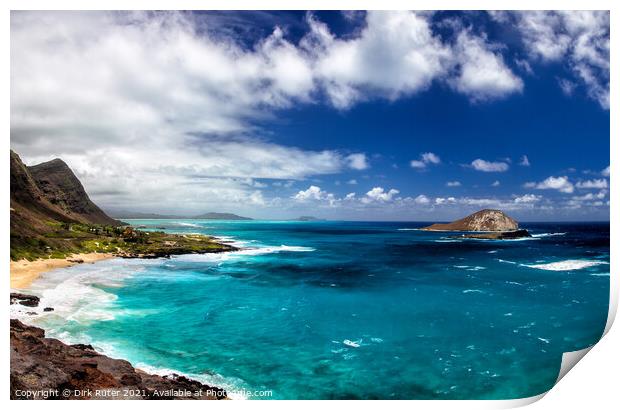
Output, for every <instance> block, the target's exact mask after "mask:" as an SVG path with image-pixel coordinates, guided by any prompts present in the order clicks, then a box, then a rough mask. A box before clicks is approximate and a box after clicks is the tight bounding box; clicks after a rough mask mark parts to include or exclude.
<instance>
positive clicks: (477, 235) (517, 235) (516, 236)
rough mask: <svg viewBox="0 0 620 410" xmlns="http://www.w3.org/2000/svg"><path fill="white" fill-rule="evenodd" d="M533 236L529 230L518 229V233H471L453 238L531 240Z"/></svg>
mask: <svg viewBox="0 0 620 410" xmlns="http://www.w3.org/2000/svg"><path fill="white" fill-rule="evenodd" d="M531 236H532V235H530V233H529V232H528V231H527V229H517V230H516V231H508V232H487V233H470V234H464V235H461V236H454V237H453V238H470V239H519V238H530V237H531Z"/></svg>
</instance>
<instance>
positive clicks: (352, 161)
mask: <svg viewBox="0 0 620 410" xmlns="http://www.w3.org/2000/svg"><path fill="white" fill-rule="evenodd" d="M346 159H347V161H348V163H349V167H350V168H352V169H355V170H364V169H367V168H368V160H367V159H366V154H351V155H349V156H347V158H346Z"/></svg>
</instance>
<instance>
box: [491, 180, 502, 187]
mask: <svg viewBox="0 0 620 410" xmlns="http://www.w3.org/2000/svg"><path fill="white" fill-rule="evenodd" d="M500 185H501V183H500V182H499V181H497V180H495V181H493V183H492V184H491V186H492V187H498V186H500Z"/></svg>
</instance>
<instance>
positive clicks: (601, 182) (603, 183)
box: [576, 179, 608, 189]
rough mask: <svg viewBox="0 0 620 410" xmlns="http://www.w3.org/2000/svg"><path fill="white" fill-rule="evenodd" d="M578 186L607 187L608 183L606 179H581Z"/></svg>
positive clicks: (588, 187)
mask: <svg viewBox="0 0 620 410" xmlns="http://www.w3.org/2000/svg"><path fill="white" fill-rule="evenodd" d="M576 186H577V188H585V189H607V187H608V184H607V180H606V179H591V180H587V181H579V182H577V184H576Z"/></svg>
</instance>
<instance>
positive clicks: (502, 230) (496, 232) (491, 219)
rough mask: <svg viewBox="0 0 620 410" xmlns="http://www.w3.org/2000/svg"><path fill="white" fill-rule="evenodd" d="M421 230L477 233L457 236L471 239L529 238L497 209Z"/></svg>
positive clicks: (526, 233) (517, 225)
mask: <svg viewBox="0 0 620 410" xmlns="http://www.w3.org/2000/svg"><path fill="white" fill-rule="evenodd" d="M421 229H422V230H424V231H441V232H477V233H466V234H462V235H460V236H458V237H459V238H471V239H518V238H526V237H530V236H531V235H530V233H529V232H528V231H527V229H519V223H518V222H517V221H515V220H514V219H512V218H511V217H509V216H508V215H506V214H505V213H504V212H502V211H500V210H497V209H483V210H481V211H478V212H475V213H473V214H471V215H469V216H466V217H465V218H462V219H459V220H456V221H454V222H450V223H436V224H433V225H430V226H427V227H424V228H421ZM478 232H479V233H478Z"/></svg>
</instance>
